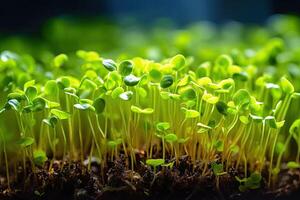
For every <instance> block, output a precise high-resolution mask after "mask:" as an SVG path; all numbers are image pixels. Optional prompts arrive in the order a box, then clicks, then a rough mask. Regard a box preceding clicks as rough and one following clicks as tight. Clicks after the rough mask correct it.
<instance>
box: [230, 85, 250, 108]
mask: <svg viewBox="0 0 300 200" xmlns="http://www.w3.org/2000/svg"><path fill="white" fill-rule="evenodd" d="M233 101H234V103H235V105H239V106H243V105H245V104H249V103H250V101H251V97H250V94H249V92H248V91H247V90H246V89H239V90H238V91H237V92H236V93H235V94H234V95H233Z"/></svg>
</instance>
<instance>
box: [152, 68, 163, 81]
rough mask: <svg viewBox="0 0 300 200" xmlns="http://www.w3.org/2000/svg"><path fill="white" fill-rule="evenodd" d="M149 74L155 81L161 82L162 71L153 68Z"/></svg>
mask: <svg viewBox="0 0 300 200" xmlns="http://www.w3.org/2000/svg"><path fill="white" fill-rule="evenodd" d="M149 75H150V78H151V79H152V80H153V81H155V82H159V81H160V79H161V77H162V73H161V72H160V71H159V70H157V69H151V70H150V72H149Z"/></svg>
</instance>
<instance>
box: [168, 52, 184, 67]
mask: <svg viewBox="0 0 300 200" xmlns="http://www.w3.org/2000/svg"><path fill="white" fill-rule="evenodd" d="M170 63H171V64H172V65H173V66H174V69H176V70H180V69H182V68H183V67H184V66H185V57H184V56H183V55H180V54H178V55H176V56H174V57H173V58H172V59H171V61H170Z"/></svg>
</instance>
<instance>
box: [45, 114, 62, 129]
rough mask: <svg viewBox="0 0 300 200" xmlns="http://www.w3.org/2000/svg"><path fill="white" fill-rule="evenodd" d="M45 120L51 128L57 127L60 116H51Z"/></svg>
mask: <svg viewBox="0 0 300 200" xmlns="http://www.w3.org/2000/svg"><path fill="white" fill-rule="evenodd" d="M43 122H44V123H45V124H47V125H48V126H50V127H51V128H55V126H56V124H57V122H58V118H57V117H56V116H50V117H48V118H47V119H43Z"/></svg>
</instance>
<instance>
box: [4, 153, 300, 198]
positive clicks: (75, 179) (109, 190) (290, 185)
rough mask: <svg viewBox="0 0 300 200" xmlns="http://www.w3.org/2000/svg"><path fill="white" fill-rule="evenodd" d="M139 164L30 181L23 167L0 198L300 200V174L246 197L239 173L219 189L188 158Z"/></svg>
mask: <svg viewBox="0 0 300 200" xmlns="http://www.w3.org/2000/svg"><path fill="white" fill-rule="evenodd" d="M137 160H138V162H137V166H136V167H135V171H132V170H130V167H128V165H127V160H126V159H125V158H124V157H123V156H121V157H120V158H119V159H116V160H115V161H114V162H108V165H107V166H106V167H105V168H104V170H103V171H102V173H101V170H100V169H101V167H100V166H99V165H98V164H97V163H93V164H92V167H91V171H88V170H87V166H85V165H82V164H80V163H79V162H71V163H70V162H65V163H64V165H62V162H56V163H54V165H53V170H51V171H49V170H48V168H49V166H47V165H49V163H47V164H46V165H45V167H44V168H38V169H36V171H37V172H36V173H35V174H33V173H32V172H31V171H30V170H28V171H27V175H26V176H24V172H23V170H22V168H20V169H19V173H18V177H17V181H16V182H15V183H13V184H12V185H11V188H12V189H11V190H10V191H9V190H8V189H6V188H4V186H1V185H0V199H1V200H25V199H45V200H46V199H47V200H48V199H49V200H50V199H51V200H53V199H55V200H59V199H64V200H68V199H76V200H92V199H95V200H119V199H120V200H127V199H130V200H135V199H136V200H144V199H145V200H152V199H153V200H154V199H158V200H167V199H170V200H174V199H175V200H176V199H186V200H194V199H195V200H196V199H197V200H219V199H220V200H223V199H224V200H225V199H226V200H227V199H228V200H240V199H243V200H250V199H255V200H262V199H267V200H268V199H269V200H271V199H272V200H273V199H278V200H285V199H299V196H300V189H299V188H300V170H283V171H282V173H281V174H280V176H279V180H278V185H277V186H276V189H274V190H268V189H266V187H265V180H264V181H263V183H262V187H261V188H260V189H257V190H251V191H247V192H244V193H241V192H240V191H239V190H238V186H239V185H238V182H237V181H236V180H235V176H236V175H239V173H238V172H236V171H234V170H230V173H228V174H227V175H223V176H221V177H220V178H219V188H217V187H216V185H217V184H216V177H215V176H214V175H213V173H212V172H210V173H208V174H207V175H205V176H202V175H201V173H202V172H201V171H200V170H199V169H197V168H194V169H193V165H192V163H191V161H190V159H189V157H187V156H183V157H181V158H180V160H179V162H178V164H175V165H174V167H173V168H172V169H170V168H167V167H164V168H159V169H157V171H156V173H154V171H153V169H151V168H150V167H148V166H146V165H144V164H143V163H142V162H141V161H142V160H143V159H142V158H140V157H139V156H137ZM23 177H27V178H26V179H24V178H23Z"/></svg>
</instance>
